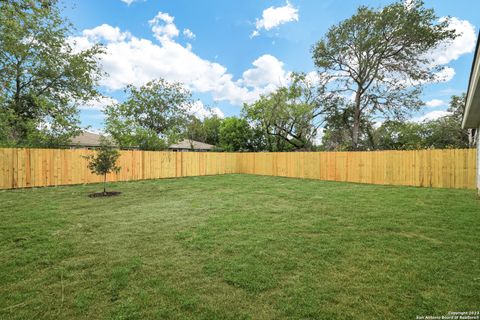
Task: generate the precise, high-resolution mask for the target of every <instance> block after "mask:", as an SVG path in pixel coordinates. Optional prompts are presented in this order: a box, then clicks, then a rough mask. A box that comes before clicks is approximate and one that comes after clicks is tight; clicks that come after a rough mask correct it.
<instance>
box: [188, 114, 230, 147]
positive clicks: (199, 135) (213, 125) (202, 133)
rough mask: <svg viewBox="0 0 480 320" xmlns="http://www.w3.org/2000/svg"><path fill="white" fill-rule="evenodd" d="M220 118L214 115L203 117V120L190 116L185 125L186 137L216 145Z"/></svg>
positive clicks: (218, 137)
mask: <svg viewBox="0 0 480 320" xmlns="http://www.w3.org/2000/svg"><path fill="white" fill-rule="evenodd" d="M221 125H222V119H221V118H219V117H218V116H216V115H213V116H211V117H207V118H204V119H203V121H202V120H200V119H198V118H197V117H195V116H192V117H191V119H190V121H189V124H188V126H187V133H186V135H187V137H188V138H189V139H191V140H195V141H200V142H205V143H208V144H211V145H218V144H219V141H220V127H221Z"/></svg>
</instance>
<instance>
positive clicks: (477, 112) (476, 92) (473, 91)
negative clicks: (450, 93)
mask: <svg viewBox="0 0 480 320" xmlns="http://www.w3.org/2000/svg"><path fill="white" fill-rule="evenodd" d="M479 37H480V34H479ZM479 37H477V48H476V49H475V56H474V58H473V64H472V70H471V71H470V81H469V82H468V91H467V101H466V108H465V114H464V115H463V122H462V127H463V128H478V127H480V49H479V46H480V38H479Z"/></svg>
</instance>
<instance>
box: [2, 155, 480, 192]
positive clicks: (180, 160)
mask: <svg viewBox="0 0 480 320" xmlns="http://www.w3.org/2000/svg"><path fill="white" fill-rule="evenodd" d="M94 152H95V151H92V150H84V149H73V150H69V149H16V148H3V149H1V148H0V189H15V188H26V187H41V186H56V185H69V184H83V183H95V182H101V181H102V177H100V176H97V175H95V174H92V173H90V170H89V169H88V168H87V160H86V159H85V158H84V157H85V156H87V155H91V154H93V153H94ZM119 166H120V167H121V170H120V172H118V173H112V174H109V175H108V176H107V179H108V181H129V180H143V179H160V178H173V177H187V176H203V175H217V174H229V173H246V174H257V175H270V176H282V177H294V178H308V179H319V180H332V181H348V182H359V183H372V184H387V185H404V186H422V187H439V188H463V189H474V188H475V187H476V150H475V149H449V150H413V151H365V152H272V153H269V152H259V153H222V152H159V151H121V156H120V159H119Z"/></svg>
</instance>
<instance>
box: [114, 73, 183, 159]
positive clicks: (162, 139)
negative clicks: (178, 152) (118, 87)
mask: <svg viewBox="0 0 480 320" xmlns="http://www.w3.org/2000/svg"><path fill="white" fill-rule="evenodd" d="M125 93H126V95H127V98H126V100H125V101H124V102H122V103H118V104H112V105H110V106H107V107H106V108H105V114H106V120H105V123H106V131H107V132H108V133H109V134H110V135H111V136H112V137H113V138H114V139H115V140H116V141H117V142H118V143H119V144H120V146H121V147H122V148H125V147H139V148H140V149H143V150H161V149H164V148H166V147H167V145H168V144H169V143H171V142H174V141H177V140H178V139H179V138H180V137H181V135H182V134H184V133H185V130H186V126H187V124H188V115H187V112H186V110H188V106H189V105H190V104H191V103H192V97H191V93H190V91H188V90H187V89H186V88H185V87H184V86H183V85H182V84H180V83H170V82H167V81H166V80H164V79H158V80H154V81H150V82H147V83H146V84H144V85H143V86H141V87H139V88H136V87H134V86H133V85H128V86H127V88H126V89H125Z"/></svg>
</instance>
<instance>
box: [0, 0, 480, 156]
mask: <svg viewBox="0 0 480 320" xmlns="http://www.w3.org/2000/svg"><path fill="white" fill-rule="evenodd" d="M448 24H449V19H442V20H441V21H440V22H439V20H438V17H437V16H436V15H435V12H434V10H433V9H429V8H425V6H424V4H423V2H421V1H412V2H411V3H410V4H409V5H406V4H405V3H404V2H403V1H398V2H395V3H392V4H390V5H387V6H384V7H382V8H370V7H365V6H361V7H359V8H358V9H357V11H356V13H355V14H354V15H353V16H351V17H350V18H348V19H346V20H344V21H341V22H340V23H338V24H336V25H334V26H332V27H331V28H330V29H329V30H328V32H327V33H326V34H325V36H323V37H322V38H321V39H320V40H319V41H318V42H317V43H316V44H314V45H313V47H312V59H313V62H314V64H315V67H316V72H315V73H310V74H305V73H301V72H293V73H291V74H290V76H289V79H288V81H287V83H286V84H285V85H284V86H282V87H279V88H277V89H276V90H275V91H273V92H271V93H269V94H265V95H262V96H260V97H259V99H258V100H257V101H255V102H253V103H249V104H244V105H243V108H242V110H241V113H240V115H239V116H236V117H227V118H225V119H222V118H219V117H217V116H210V117H206V118H203V119H199V118H198V117H195V116H194V115H192V114H191V113H190V110H191V109H192V106H193V104H194V103H195V100H194V99H193V96H192V93H191V92H190V91H189V90H188V88H187V87H186V86H185V85H183V84H181V83H176V82H169V81H166V80H165V79H156V80H152V81H150V82H148V83H145V84H144V85H142V86H140V87H135V86H133V85H129V86H127V87H126V88H125V99H124V101H122V102H119V103H113V104H111V105H108V106H106V107H105V109H104V113H105V117H106V118H105V131H106V133H108V134H109V135H110V136H111V137H112V138H113V139H114V140H115V141H116V142H117V143H118V144H119V146H120V147H122V148H140V149H143V150H163V149H165V148H167V146H168V145H169V144H171V143H173V142H176V141H179V140H180V139H184V138H189V139H192V140H197V141H201V142H205V143H209V144H213V145H215V146H216V148H217V149H218V150H223V151H298V150H305V151H310V150H390V149H393V150H401V149H421V148H467V147H472V146H474V145H475V140H476V132H475V131H474V130H464V129H462V128H461V119H462V115H463V112H464V106H465V94H463V95H459V96H453V97H452V98H451V101H450V106H449V109H448V110H447V111H449V114H448V115H447V116H445V117H442V118H439V119H436V120H431V121H424V122H411V121H406V119H408V117H409V116H411V114H412V112H415V111H418V110H420V109H421V108H422V106H423V105H424V103H423V102H422V100H421V94H422V89H423V86H424V84H426V83H431V82H435V81H439V80H440V79H439V78H438V77H439V76H438V75H439V74H441V73H440V72H441V68H440V67H438V66H436V65H435V63H434V61H432V60H431V57H430V56H431V55H429V54H428V53H429V52H430V50H433V49H435V48H436V47H437V46H438V45H439V44H440V43H442V42H444V41H447V40H451V39H454V38H455V37H457V36H458V34H457V33H456V31H455V30H451V29H450V28H449V27H448ZM71 32H72V26H71V24H70V23H69V22H68V21H67V20H66V19H65V18H64V17H62V15H61V13H60V9H59V3H58V1H57V0H49V1H30V0H18V1H3V2H0V66H1V69H0V79H1V81H2V90H1V95H0V111H1V112H0V145H2V146H44V147H55V146H63V145H66V144H67V143H68V141H69V139H70V138H71V137H73V136H75V135H77V134H78V133H79V132H80V129H81V128H80V121H79V106H80V105H81V104H85V103H86V102H88V101H91V100H93V99H99V98H101V94H100V92H99V90H98V84H99V80H100V79H101V77H104V76H106V75H105V74H103V72H102V71H101V69H100V68H99V64H98V62H99V60H100V59H101V56H102V54H103V53H104V48H103V47H102V45H100V44H97V45H95V46H93V47H91V48H89V49H87V50H83V51H80V52H76V51H75V50H74V49H73V44H72V43H71V41H70V39H69V35H70V34H71Z"/></svg>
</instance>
